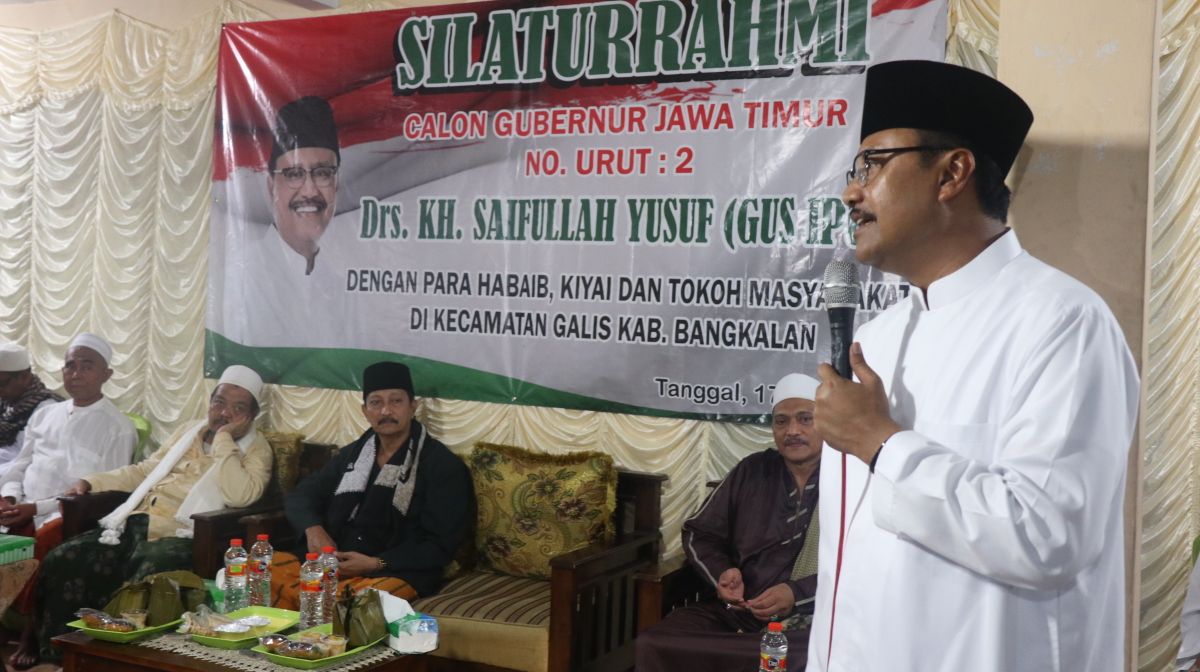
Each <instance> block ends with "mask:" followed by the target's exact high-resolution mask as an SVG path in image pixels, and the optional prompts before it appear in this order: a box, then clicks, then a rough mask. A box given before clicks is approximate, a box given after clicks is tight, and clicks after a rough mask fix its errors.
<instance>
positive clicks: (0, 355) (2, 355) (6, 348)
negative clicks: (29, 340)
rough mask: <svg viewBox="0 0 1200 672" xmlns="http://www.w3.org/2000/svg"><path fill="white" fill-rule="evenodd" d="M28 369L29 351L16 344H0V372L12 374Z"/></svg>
mask: <svg viewBox="0 0 1200 672" xmlns="http://www.w3.org/2000/svg"><path fill="white" fill-rule="evenodd" d="M28 368H29V351H28V350H26V349H25V348H22V347H21V346H19V345H17V344H16V343H0V372H4V373H12V372H14V371H24V370H25V369H28Z"/></svg>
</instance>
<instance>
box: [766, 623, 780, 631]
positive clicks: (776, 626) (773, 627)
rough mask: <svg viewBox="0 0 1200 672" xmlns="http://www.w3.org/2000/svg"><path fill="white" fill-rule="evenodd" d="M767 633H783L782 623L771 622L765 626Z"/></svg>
mask: <svg viewBox="0 0 1200 672" xmlns="http://www.w3.org/2000/svg"><path fill="white" fill-rule="evenodd" d="M767 632H783V623H780V622H779V621H771V622H770V623H768V624H767Z"/></svg>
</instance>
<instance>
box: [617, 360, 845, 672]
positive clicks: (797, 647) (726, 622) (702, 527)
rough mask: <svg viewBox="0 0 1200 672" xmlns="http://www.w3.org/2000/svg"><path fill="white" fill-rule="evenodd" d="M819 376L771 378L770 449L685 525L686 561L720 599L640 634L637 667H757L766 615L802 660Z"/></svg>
mask: <svg viewBox="0 0 1200 672" xmlns="http://www.w3.org/2000/svg"><path fill="white" fill-rule="evenodd" d="M817 384H818V382H817V380H815V379H814V378H811V377H809V376H805V375H802V374H798V373H793V374H789V375H787V376H784V378H783V379H782V380H780V381H779V383H778V384H776V386H775V392H774V395H773V396H772V399H771V401H772V411H771V425H772V428H773V430H774V434H775V449H767V450H764V451H762V452H759V453H755V454H753V455H750V456H748V457H746V458H745V459H743V460H742V461H741V462H739V463H738V464H737V466H735V467H734V468H733V470H732V471H730V472H729V475H728V476H726V477H725V480H723V481H722V482H721V484H720V485H718V486H717V487H716V489H714V490H713V492H712V493H711V494H710V495H709V496H708V499H707V500H705V502H704V504H703V505H702V506H701V507H700V510H699V511H697V512H696V513H695V515H693V516H692V517H691V518H689V519H688V520H687V521H686V522H685V523H684V524H683V548H684V552H685V553H687V557H688V561H689V562H690V564H691V565H692V568H693V569H694V570H695V571H696V573H697V574H699V575H700V577H702V578H703V579H704V580H705V581H707V582H709V583H710V584H712V586H713V587H714V588H715V589H716V591H717V599H716V600H713V601H709V602H703V603H700V604H696V605H692V606H689V607H684V608H682V609H676V610H675V611H673V612H671V614H670V615H668V616H667V618H666V619H664V620H663V622H662V623H659V624H658V625H656V626H654V627H652V628H649V629H648V630H646V631H645V632H643V633H642V634H641V635H639V636H638V639H637V669H638V671H639V672H643V671H646V672H654V671H656V670H678V669H687V670H722V671H725V670H757V669H758V647H759V641H760V639H761V638H762V632H763V630H765V629H766V625H767V623H768V622H770V621H783V622H784V627H785V630H786V634H787V637H788V669H789V670H803V669H804V664H805V658H806V653H807V650H808V625H809V623H810V622H811V619H812V610H813V599H814V597H815V596H816V592H817V577H816V557H817V554H816V550H817V536H818V535H817V534H816V520H817V519H816V516H815V515H814V514H815V512H816V505H817V481H818V478H817V473H818V466H819V465H820V456H821V443H822V442H821V438H820V436H818V435H817V434H816V431H815V430H814V428H813V397H814V395H815V394H816V389H817ZM810 523H812V527H811V529H810ZM810 538H811V540H810Z"/></svg>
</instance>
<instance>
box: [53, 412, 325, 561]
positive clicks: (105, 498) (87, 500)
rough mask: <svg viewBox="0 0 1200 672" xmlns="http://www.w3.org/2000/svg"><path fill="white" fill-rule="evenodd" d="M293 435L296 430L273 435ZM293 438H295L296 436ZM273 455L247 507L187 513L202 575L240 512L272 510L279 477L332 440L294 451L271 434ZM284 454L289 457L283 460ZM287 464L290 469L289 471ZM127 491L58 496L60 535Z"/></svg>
mask: <svg viewBox="0 0 1200 672" xmlns="http://www.w3.org/2000/svg"><path fill="white" fill-rule="evenodd" d="M277 436H284V437H288V440H289V441H291V440H293V439H292V437H295V436H296V435H277ZM295 440H299V439H298V437H296V439H295ZM271 443H272V447H273V448H275V455H276V460H275V464H274V465H273V466H272V470H271V472H272V473H271V483H270V485H268V486H267V491H266V493H265V494H264V495H263V497H262V499H260V500H259V501H258V502H257V503H255V504H252V505H250V506H247V507H241V508H230V509H222V510H220V511H209V512H205V513H197V514H194V515H193V516H192V520H193V521H194V522H195V528H194V532H193V535H194V536H193V538H192V539H193V543H192V571H194V572H195V573H196V574H198V575H200V576H202V577H204V578H212V577H213V576H216V573H217V570H218V569H221V568H222V567H223V566H224V559H223V558H224V554H225V549H226V548H228V547H229V540H230V539H233V538H234V537H237V536H239V535H240V534H241V533H242V531H243V529H244V524H243V523H242V522H241V520H242V518H244V517H246V516H248V515H253V514H256V513H262V512H267V511H278V510H280V508H281V507H282V505H283V492H284V489H285V488H284V485H283V484H284V483H287V484H292V483H295V482H296V480H297V479H299V478H303V477H304V476H306V475H308V474H310V473H312V472H313V471H316V470H317V469H320V468H321V467H322V466H323V465H324V464H325V463H326V462H328V461H329V458H330V456H331V455H332V454H333V451H335V450H336V449H337V447H336V446H334V445H332V444H327V443H313V442H309V441H303V440H300V450H299V451H298V452H294V451H287V452H286V456H285V457H282V459H281V456H282V455H285V452H284V451H283V450H281V449H280V445H277V442H276V441H274V440H272V441H271ZM289 460H294V462H293V463H289V462H288V461H289ZM289 470H292V471H291V473H290V475H286V476H285V475H284V474H288V473H289ZM127 497H129V493H128V492H120V491H108V492H94V493H88V494H86V495H79V496H64V497H59V498H58V502H59V506H60V509H61V511H62V518H63V538H64V539H69V538H71V537H73V536H75V535H77V534H80V533H82V532H86V531H88V530H90V529H92V528H94V527H96V525H97V524H98V522H99V520H100V519H101V518H103V517H104V516H105V515H107V514H108V513H109V512H110V511H112V510H113V509H115V508H117V507H118V506H120V505H121V504H122V503H123V502H124V501H125V499H126V498H127Z"/></svg>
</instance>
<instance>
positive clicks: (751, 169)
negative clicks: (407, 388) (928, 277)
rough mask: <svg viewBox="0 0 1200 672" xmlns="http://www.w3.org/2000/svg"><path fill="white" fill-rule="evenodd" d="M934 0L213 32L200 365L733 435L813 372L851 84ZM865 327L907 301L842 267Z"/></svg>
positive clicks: (585, 10) (597, 6)
mask: <svg viewBox="0 0 1200 672" xmlns="http://www.w3.org/2000/svg"><path fill="white" fill-rule="evenodd" d="M945 35H946V7H945V3H944V2H942V1H935V0H875V2H871V1H870V0H790V1H788V0H754V1H751V0H640V1H638V2H627V1H623V0H622V1H609V2H582V3H580V2H575V3H569V2H489V3H478V4H457V5H448V6H438V7H424V8H419V9H409V10H396V11H384V12H372V13H363V14H348V15H339V16H327V17H321V18H314V19H300V20H290V21H267V22H256V23H244V24H231V25H226V26H225V27H224V28H223V31H222V35H221V45H220V52H219V63H218V81H217V127H216V129H215V134H214V166H213V208H212V222H211V224H212V226H211V235H212V239H211V251H210V260H209V276H208V277H209V287H208V290H209V291H208V297H209V299H208V300H209V304H208V313H207V329H208V330H207V338H206V348H205V350H206V357H205V368H206V371H207V373H208V374H209V375H210V376H214V377H215V376H216V375H218V374H219V372H220V371H221V370H222V369H223V368H224V367H226V366H228V365H229V364H234V363H242V364H246V365H248V366H251V367H253V368H255V369H256V370H258V371H259V372H261V373H262V374H263V377H264V379H265V380H267V381H268V382H276V383H282V384H290V385H303V386H313V387H329V388H344V389H358V388H359V386H360V383H361V380H360V377H361V371H362V368H363V366H365V365H366V364H368V363H370V362H373V361H377V360H379V359H383V358H388V359H395V360H400V361H404V362H406V363H408V364H409V365H410V366H411V367H412V369H413V375H414V380H415V383H416V387H417V394H418V395H422V396H438V397H443V398H456V399H471V400H480V401H493V402H501V403H517V404H534V405H539V406H552V407H564V408H580V409H594V410H604V411H615V412H628V413H642V414H654V415H679V416H692V417H722V418H731V419H746V418H750V417H756V416H759V415H761V414H762V413H764V412H767V411H768V410H769V409H768V404H769V403H770V401H769V400H770V394H771V386H772V385H773V384H774V382H775V381H776V380H778V379H779V378H780V377H781V376H782V375H783V374H785V373H788V372H791V371H800V372H806V373H810V374H812V373H814V372H815V369H816V366H817V363H818V362H820V361H822V360H827V359H828V350H829V346H828V335H827V327H826V317H825V310H824V304H823V301H822V299H821V278H822V274H823V270H824V268H825V265H826V264H827V263H828V262H829V261H830V260H831V259H834V258H843V257H852V256H853V244H854V227H853V222H852V221H851V220H850V219H849V218H848V216H847V208H846V206H845V205H844V204H843V203H842V201H841V193H842V190H843V189H844V187H845V185H846V177H845V175H846V171H847V170H848V169H849V167H850V164H851V161H852V159H853V157H854V154H855V152H856V151H857V145H858V133H857V130H858V126H859V118H860V114H861V110H860V109H859V108H860V101H861V97H862V87H863V81H864V76H863V73H864V71H865V69H866V66H868V65H870V64H872V63H877V62H881V61H888V60H896V59H901V58H923V59H930V60H942V58H943V49H944V46H943V45H944V40H945ZM861 273H862V287H863V302H862V305H861V306H860V309H859V311H858V314H857V319H858V321H859V322H860V323H861V322H862V321H865V320H867V319H869V318H870V317H871V316H873V315H874V314H875V313H877V312H878V311H880V310H882V309H883V308H885V307H887V306H888V305H890V304H891V303H893V302H895V301H896V300H897V299H899V298H901V297H903V296H904V295H905V294H906V293H907V291H908V287H907V286H906V285H905V284H903V283H902V282H901V281H900V280H899V279H898V278H896V277H893V276H885V275H881V274H878V273H876V272H874V271H871V270H870V269H865V268H864V269H862V271H861Z"/></svg>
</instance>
